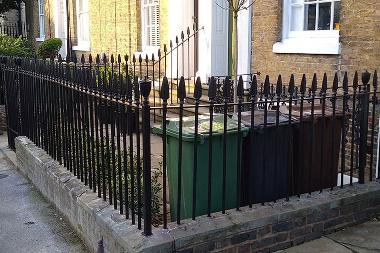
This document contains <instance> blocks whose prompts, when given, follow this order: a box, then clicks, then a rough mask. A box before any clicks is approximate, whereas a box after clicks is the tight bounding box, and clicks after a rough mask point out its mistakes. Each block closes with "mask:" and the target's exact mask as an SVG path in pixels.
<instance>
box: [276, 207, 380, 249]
mask: <svg viewBox="0 0 380 253" xmlns="http://www.w3.org/2000/svg"><path fill="white" fill-rule="evenodd" d="M279 252H281V253H306V252H318V253H323V252H331V253H341V252H342V253H346V252H347V253H376V252H379V253H380V214H378V217H377V218H374V219H373V220H372V221H369V222H366V223H363V224H359V225H356V226H353V227H350V228H346V229H344V230H341V231H339V232H336V233H333V234H329V235H326V236H324V237H322V238H320V239H317V240H314V241H311V242H307V243H304V244H301V245H298V246H296V247H293V248H289V249H287V250H283V251H279Z"/></svg>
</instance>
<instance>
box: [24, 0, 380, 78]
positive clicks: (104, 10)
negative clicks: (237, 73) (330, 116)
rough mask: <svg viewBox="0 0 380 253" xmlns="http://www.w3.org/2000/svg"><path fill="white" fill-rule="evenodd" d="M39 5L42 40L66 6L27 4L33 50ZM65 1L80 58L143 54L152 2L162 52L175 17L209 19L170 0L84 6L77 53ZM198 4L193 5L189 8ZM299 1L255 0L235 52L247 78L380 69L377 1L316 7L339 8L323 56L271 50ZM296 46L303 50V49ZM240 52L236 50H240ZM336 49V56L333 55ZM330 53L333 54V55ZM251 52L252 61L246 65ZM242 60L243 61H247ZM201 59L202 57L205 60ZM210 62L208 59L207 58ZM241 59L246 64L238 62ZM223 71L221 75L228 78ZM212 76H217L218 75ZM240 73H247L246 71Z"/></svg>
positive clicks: (52, 32) (71, 8) (72, 9)
mask: <svg viewBox="0 0 380 253" xmlns="http://www.w3.org/2000/svg"><path fill="white" fill-rule="evenodd" d="M40 1H42V2H43V5H44V18H45V38H50V37H56V36H57V32H56V29H57V24H56V22H57V18H56V15H57V6H58V3H59V2H64V3H66V0H36V1H27V2H26V10H27V19H28V20H27V21H28V23H29V27H30V31H29V34H31V36H29V38H32V39H31V40H32V43H33V44H34V45H37V44H38V43H39V41H41V40H37V41H36V40H35V38H38V37H39V15H38V12H37V10H38V3H39V2H40ZM67 1H68V2H67V6H68V12H67V13H65V15H66V16H67V17H68V18H69V23H70V25H69V29H68V32H67V33H68V36H67V38H68V39H67V43H69V46H66V47H67V48H72V49H74V50H73V52H76V53H79V54H81V53H86V54H88V53H93V54H96V53H107V54H117V53H120V54H122V55H124V54H128V55H132V54H133V53H134V52H143V51H144V49H143V36H142V33H143V32H142V30H143V28H142V22H143V21H142V20H143V19H142V17H141V14H142V13H143V12H142V9H141V8H142V7H141V6H142V3H146V2H147V3H152V1H153V2H155V1H156V2H157V3H159V46H161V48H162V47H163V44H168V43H169V40H170V39H173V40H174V39H175V35H179V33H178V31H177V30H178V29H186V27H185V26H184V25H182V23H181V22H180V23H179V24H178V25H177V28H175V29H174V30H176V29H177V30H176V31H175V32H174V33H173V29H171V27H173V23H175V22H173V20H174V21H175V20H176V19H178V17H179V16H182V15H183V14H184V13H185V14H186V15H187V16H188V17H187V21H184V23H185V24H189V23H190V24H191V22H193V21H192V20H191V19H192V17H191V16H192V15H199V20H202V19H203V20H206V18H205V17H207V16H209V15H214V14H210V11H209V10H205V9H207V8H209V7H208V4H207V2H208V1H199V0H198V1H199V9H198V14H194V13H195V12H196V11H195V9H192V10H189V11H187V10H186V8H187V7H188V6H186V4H187V2H186V3H185V2H184V3H185V4H184V3H181V4H179V3H177V2H176V1H173V0H127V1H121V0H109V1H103V0H87V2H88V7H87V8H88V10H87V11H88V37H89V38H88V39H89V41H88V43H89V46H88V48H86V50H81V49H83V47H78V36H79V35H78V34H77V32H78V23H79V22H78V20H77V18H78V15H77V8H78V2H80V1H82V0H67ZM189 1H190V0H189ZM198 1H197V0H194V2H198ZM218 1H219V2H220V3H219V4H218V6H219V5H220V4H221V3H223V1H224V0H218ZM292 1H293V2H292ZM300 1H301V0H276V1H274V2H273V1H270V0H258V1H255V2H254V3H253V5H252V7H251V8H252V9H251V11H252V15H251V16H250V18H249V19H250V20H249V22H248V29H246V30H248V31H249V26H251V28H252V29H251V35H247V33H248V32H246V33H244V35H240V36H241V37H240V38H239V43H240V41H242V40H243V41H244V40H245V41H246V42H243V43H247V44H249V46H247V49H244V50H245V51H244V52H240V51H239V61H240V59H241V60H242V61H244V62H246V65H247V66H248V68H247V69H249V66H251V72H257V71H258V72H261V73H262V75H261V78H264V77H265V75H266V74H268V75H270V76H271V77H272V78H273V77H274V76H276V75H278V74H282V75H283V78H284V80H287V79H288V78H289V76H290V74H292V73H293V74H295V76H296V80H297V82H299V81H300V78H301V76H302V74H303V73H305V74H306V75H307V76H308V77H311V76H312V74H313V73H317V74H318V75H319V76H321V75H322V74H323V73H324V72H327V73H330V75H332V74H331V73H334V72H335V71H337V72H340V73H341V74H342V73H343V72H344V71H349V72H353V71H355V70H358V71H363V70H365V69H368V70H369V71H373V70H374V69H376V68H378V66H379V65H380V29H379V27H380V12H379V9H380V2H379V1H378V0H368V1H365V2H364V1H363V0H359V1H354V0H325V1H322V2H321V3H320V4H321V5H322V4H323V3H324V2H326V1H327V2H332V3H335V2H339V5H340V8H339V11H338V15H339V16H340V20H339V22H338V23H339V27H334V25H335V24H331V27H333V30H335V31H330V32H333V33H335V34H337V37H336V45H335V48H334V46H332V47H331V48H329V46H328V47H327V48H325V49H327V51H326V52H327V53H325V52H324V51H323V50H322V51H321V52H320V53H318V50H315V49H314V50H312V52H311V53H309V52H308V51H307V50H306V51H301V52H297V50H296V51H295V52H289V51H287V50H285V51H283V52H279V51H281V50H278V49H276V45H277V44H279V43H280V44H281V43H282V44H284V43H283V42H284V40H285V38H284V34H285V33H284V30H285V29H286V24H284V20H285V21H286V20H287V18H288V16H287V15H288V14H287V12H286V10H287V8H288V9H289V8H291V7H289V4H292V3H294V2H297V3H299V2H300ZM319 1H321V0H312V1H308V2H309V3H310V2H316V3H319ZM192 2H193V1H190V2H189V4H190V5H191V4H192ZM301 2H304V1H301ZM176 4H178V5H181V7H180V8H182V9H185V10H178V11H179V13H176V14H173V11H175V9H176V8H178V6H175V7H173V5H176ZM210 5H211V4H210ZM210 8H211V7H210ZM212 8H214V9H212ZM212 8H211V12H215V13H217V14H215V15H216V16H218V15H220V14H222V13H223V12H220V10H218V7H215V6H214V7H212ZM218 11H219V12H218ZM193 12H194V13H193ZM202 13H203V14H202ZM202 15H203V17H202ZM223 15H224V14H223ZM169 16H170V17H169ZM215 20H216V19H215V18H212V19H208V20H206V21H205V22H206V26H207V25H209V26H212V25H213V24H212V23H215ZM217 22H220V20H219V21H218V20H217ZM227 22H228V21H227ZM331 23H333V22H331ZM202 25H203V24H199V26H202ZM180 26H181V27H180ZM182 26H183V27H182ZM227 26H228V25H227ZM335 28H337V29H335ZM318 29H319V28H318ZM318 29H317V31H315V32H316V33H319V32H320V31H319V30H318ZM206 30H208V28H206V29H205V31H206ZM243 30H244V27H242V26H241V27H239V34H242V33H241V32H243ZM208 32H209V35H206V36H205V38H206V39H205V40H204V42H199V43H200V44H199V46H198V50H199V51H198V54H199V55H200V58H199V59H198V64H200V65H201V67H200V68H202V66H203V65H202V64H203V62H205V61H209V60H208V58H210V54H211V53H210V50H211V51H212V50H214V49H208V50H209V51H202V50H204V48H205V47H206V46H208V47H210V48H214V47H213V46H212V42H211V43H210V41H212V40H211V39H210V38H211V37H212V36H214V30H212V29H209V30H208ZM230 32H231V31H230V30H228V31H227V30H225V31H223V33H225V37H228V36H230ZM322 32H323V31H322ZM309 34H310V33H309ZM207 36H208V37H207ZM247 36H251V37H252V38H249V39H246V38H245V37H247ZM215 37H216V36H215ZM243 37H244V38H243ZM316 41H321V40H316ZM219 42H220V41H219ZM219 42H218V43H219ZM308 42H313V41H311V40H306V41H304V43H303V44H307V43H308ZM322 42H323V40H322ZM202 43H203V44H202ZM228 43H230V42H228ZM228 43H225V44H224V46H225V47H231V45H228ZM288 44H289V43H288ZM318 44H319V42H318V43H315V42H314V45H311V46H310V48H312V49H313V47H315V46H316V47H318V46H319V45H318ZM299 45H301V46H302V47H305V45H302V43H301V44H299ZM290 46H291V45H290ZM239 47H241V45H240V44H239ZM338 47H339V50H338V49H337V48H338ZM306 48H307V47H306ZM239 50H240V49H239ZM334 50H335V52H332V51H334ZM224 52H225V51H218V52H213V51H212V53H213V54H215V55H217V56H218V55H219V56H220V55H223V54H229V53H227V52H225V53H224ZM250 52H251V58H250V59H249V55H250ZM247 55H248V57H246V56H247ZM202 57H204V59H203V58H202ZM212 57H213V56H212V55H211V58H212ZM242 57H243V58H244V57H246V58H244V59H243V58H242ZM206 58H207V59H206ZM226 59H228V60H226ZM230 61H231V57H230V55H229V56H228V57H225V58H224V59H223V63H222V64H221V65H226V66H227V65H229V62H230ZM212 62H214V63H212ZM215 62H216V63H220V58H218V57H216V58H215V60H214V61H212V60H211V61H210V62H208V63H207V66H205V67H204V68H205V69H206V70H205V71H200V73H201V75H202V74H205V75H203V76H205V78H207V76H209V74H214V75H215V73H213V70H212V67H210V66H209V65H211V66H214V65H215ZM224 62H225V63H224ZM243 65H244V63H243ZM210 69H211V70H210ZM223 71H225V70H223ZM223 71H222V73H221V75H223V74H228V73H227V72H226V73H224V72H223ZM215 72H216V73H219V74H220V71H219V72H218V71H215ZM243 72H244V73H246V72H245V71H243ZM229 74H231V73H229ZM217 75H218V74H217ZM202 79H204V78H202ZM330 79H331V76H330ZM271 81H272V82H275V80H271Z"/></svg>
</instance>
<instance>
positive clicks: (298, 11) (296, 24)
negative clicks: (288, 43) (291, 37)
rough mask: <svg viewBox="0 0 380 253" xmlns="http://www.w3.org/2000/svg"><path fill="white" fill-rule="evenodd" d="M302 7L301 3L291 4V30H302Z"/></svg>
mask: <svg viewBox="0 0 380 253" xmlns="http://www.w3.org/2000/svg"><path fill="white" fill-rule="evenodd" d="M303 7H304V6H303V5H293V6H292V19H291V25H290V30H291V31H303Z"/></svg>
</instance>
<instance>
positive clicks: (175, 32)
mask: <svg viewBox="0 0 380 253" xmlns="http://www.w3.org/2000/svg"><path fill="white" fill-rule="evenodd" d="M193 15H194V3H193V1H192V0H168V37H167V38H164V39H163V40H162V41H161V43H162V44H166V45H167V47H168V51H169V50H170V47H169V44H170V43H169V42H170V40H172V42H173V48H174V47H175V46H176V43H175V39H176V36H178V40H179V42H181V32H182V31H183V32H184V34H185V39H186V38H187V27H190V33H191V34H193V22H194V17H193ZM188 48H189V56H190V57H188ZM183 55H184V56H183ZM171 58H172V59H173V61H172V60H171ZM167 64H168V69H167V71H166V72H167V76H168V77H171V76H173V78H176V77H177V50H175V51H174V52H173V57H171V56H169V58H168V59H167ZM171 66H172V67H173V71H171V70H170V68H171ZM182 75H183V76H185V78H191V77H192V76H194V39H192V38H191V39H190V44H189V43H188V42H185V43H184V46H183V47H182V46H180V47H179V48H178V76H179V77H180V76H182Z"/></svg>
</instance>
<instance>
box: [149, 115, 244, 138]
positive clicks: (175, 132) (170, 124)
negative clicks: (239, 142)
mask: <svg viewBox="0 0 380 253" xmlns="http://www.w3.org/2000/svg"><path fill="white" fill-rule="evenodd" d="M213 117H214V119H213V124H212V136H220V135H223V132H224V115H223V114H215V115H214V116H213ZM226 126H227V135H228V134H234V133H237V132H238V122H237V121H236V120H234V119H231V118H230V117H228V116H227V125H226ZM182 127H183V130H182V140H183V141H188V142H190V141H194V139H195V138H194V135H195V116H192V117H184V118H183V125H182ZM209 131H210V116H209V115H199V116H198V136H197V139H198V141H199V142H201V143H203V142H204V141H205V140H206V139H207V138H209V137H210V136H209ZM248 131H249V129H248V128H247V127H245V126H244V124H243V123H242V124H241V134H242V136H243V137H245V136H246V135H247V133H248ZM153 133H154V134H158V135H162V134H163V129H162V125H159V126H155V127H153ZM166 134H167V136H172V137H175V138H179V118H173V119H168V120H167V121H166Z"/></svg>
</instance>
